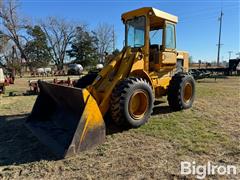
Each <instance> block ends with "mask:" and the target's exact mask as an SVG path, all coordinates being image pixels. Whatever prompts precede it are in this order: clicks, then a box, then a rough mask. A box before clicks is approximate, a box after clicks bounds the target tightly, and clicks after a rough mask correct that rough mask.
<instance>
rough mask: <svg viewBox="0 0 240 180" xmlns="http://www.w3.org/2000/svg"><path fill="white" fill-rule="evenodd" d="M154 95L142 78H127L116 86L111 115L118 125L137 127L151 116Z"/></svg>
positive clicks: (112, 98)
mask: <svg viewBox="0 0 240 180" xmlns="http://www.w3.org/2000/svg"><path fill="white" fill-rule="evenodd" d="M153 102H154V96H153V91H152V87H151V86H150V84H149V83H148V82H147V81H146V80H144V79H142V78H134V77H132V78H127V79H125V80H123V81H122V82H121V83H120V84H119V85H118V86H116V87H115V89H114V90H113V93H112V97H111V116H112V119H113V121H114V122H116V124H118V125H125V126H127V127H133V128H137V127H139V126H141V125H143V124H145V123H146V122H147V121H148V119H149V117H150V116H151V113H152V109H153Z"/></svg>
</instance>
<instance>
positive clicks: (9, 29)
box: [0, 0, 28, 62]
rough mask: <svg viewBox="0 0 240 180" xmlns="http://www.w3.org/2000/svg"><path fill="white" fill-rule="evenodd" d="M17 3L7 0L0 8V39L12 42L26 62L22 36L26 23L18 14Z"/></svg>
mask: <svg viewBox="0 0 240 180" xmlns="http://www.w3.org/2000/svg"><path fill="white" fill-rule="evenodd" d="M18 7H19V3H18V2H17V1H15V0H8V1H7V2H5V3H2V4H1V6H0V20H1V21H2V25H1V32H0V38H1V39H2V38H4V39H8V40H9V41H12V42H14V44H15V45H16V47H17V49H18V50H19V52H20V55H21V58H23V59H25V60H26V62H28V59H27V57H26V55H25V52H24V43H23V42H24V41H26V40H27V39H26V37H24V36H23V35H22V33H21V32H22V30H24V29H25V27H26V25H24V24H25V23H26V22H25V20H24V19H21V18H20V16H19V14H18Z"/></svg>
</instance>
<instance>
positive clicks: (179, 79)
mask: <svg viewBox="0 0 240 180" xmlns="http://www.w3.org/2000/svg"><path fill="white" fill-rule="evenodd" d="M167 96H168V97H167V99H168V104H169V106H170V107H171V109H172V110H174V111H179V110H182V109H188V108H190V107H192V104H193V101H194V99H195V81H194V79H193V77H192V76H191V75H186V74H176V75H174V76H173V77H172V79H171V81H170V84H169V87H168V92H167Z"/></svg>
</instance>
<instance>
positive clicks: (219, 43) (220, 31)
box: [217, 10, 223, 66]
mask: <svg viewBox="0 0 240 180" xmlns="http://www.w3.org/2000/svg"><path fill="white" fill-rule="evenodd" d="M222 17H223V12H222V10H221V15H220V17H219V21H220V26H219V37H218V44H217V46H218V54H217V66H219V58H220V49H221V45H223V44H221V34H222Z"/></svg>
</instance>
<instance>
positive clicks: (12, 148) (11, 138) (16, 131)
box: [0, 102, 171, 166]
mask: <svg viewBox="0 0 240 180" xmlns="http://www.w3.org/2000/svg"><path fill="white" fill-rule="evenodd" d="M161 103H162V102H155V107H154V109H153V113H152V115H153V116H154V115H157V114H166V113H170V112H171V110H170V108H169V107H168V106H162V105H161V106H159V104H161ZM27 116H28V114H24V115H12V116H0V166H7V165H20V164H25V163H31V162H36V161H40V160H58V158H57V157H56V156H55V155H53V154H52V153H51V151H50V150H49V149H48V148H47V147H46V146H45V145H43V144H42V143H41V142H40V141H39V140H38V139H37V138H36V137H35V136H34V135H33V134H32V132H31V131H29V130H28V129H27V128H26V126H25V121H26V117H27ZM104 119H105V123H106V135H111V134H116V133H121V132H123V131H127V130H128V129H129V128H127V127H122V126H117V125H116V124H114V123H113V122H112V120H111V118H110V116H109V113H107V115H106V116H105V117H104Z"/></svg>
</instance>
